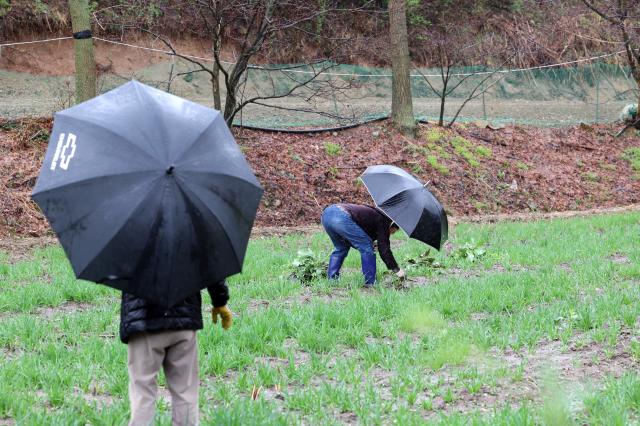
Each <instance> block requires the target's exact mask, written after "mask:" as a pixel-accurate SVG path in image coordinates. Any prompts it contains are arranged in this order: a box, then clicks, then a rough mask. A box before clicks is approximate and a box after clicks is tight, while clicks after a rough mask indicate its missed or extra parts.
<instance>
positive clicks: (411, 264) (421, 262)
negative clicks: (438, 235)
mask: <svg viewBox="0 0 640 426" xmlns="http://www.w3.org/2000/svg"><path fill="white" fill-rule="evenodd" d="M405 263H406V265H407V266H406V269H407V270H411V269H418V268H428V269H442V268H443V266H442V263H440V262H439V261H438V260H436V258H435V257H434V256H433V254H431V249H427V251H425V252H424V253H422V254H420V255H418V256H417V257H414V258H409V259H407V260H406V261H405Z"/></svg>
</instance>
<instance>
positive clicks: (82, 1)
mask: <svg viewBox="0 0 640 426" xmlns="http://www.w3.org/2000/svg"><path fill="white" fill-rule="evenodd" d="M69 10H70V12H71V27H72V29H73V33H74V38H76V39H75V40H74V48H75V60H76V103H80V102H84V101H86V100H89V99H91V98H94V97H95V96H96V63H95V60H94V58H93V38H91V34H90V31H91V16H90V15H89V3H88V0H69ZM87 31H89V33H87ZM77 37H85V38H77Z"/></svg>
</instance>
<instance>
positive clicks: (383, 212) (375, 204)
mask: <svg viewBox="0 0 640 426" xmlns="http://www.w3.org/2000/svg"><path fill="white" fill-rule="evenodd" d="M360 180H361V181H362V184H363V185H364V187H365V188H366V189H367V192H368V193H369V196H370V197H371V199H372V200H373V205H374V206H376V208H377V209H378V210H379V211H381V212H382V214H384V215H385V216H386V217H388V218H389V219H390V220H391V221H392V222H394V223H395V221H394V220H393V218H392V217H391V216H389V215H388V214H387V212H385V211H384V210H382V209H381V208H380V206H379V205H378V203H376V200H375V199H374V198H373V195H371V191H369V187H368V186H367V183H366V182H365V181H364V179H362V177H360ZM398 226H399V225H398ZM405 232H406V231H405Z"/></svg>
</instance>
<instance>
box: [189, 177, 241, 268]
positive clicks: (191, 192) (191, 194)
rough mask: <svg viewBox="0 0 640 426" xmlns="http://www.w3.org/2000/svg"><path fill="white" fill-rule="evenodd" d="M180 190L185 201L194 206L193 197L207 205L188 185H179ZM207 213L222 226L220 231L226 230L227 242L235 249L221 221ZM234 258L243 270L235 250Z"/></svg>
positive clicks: (222, 199) (223, 200)
mask: <svg viewBox="0 0 640 426" xmlns="http://www.w3.org/2000/svg"><path fill="white" fill-rule="evenodd" d="M178 189H179V190H180V191H181V192H182V193H183V194H184V199H185V200H186V201H187V202H189V203H191V204H192V205H193V201H192V200H191V198H190V197H191V196H192V197H194V198H195V199H197V200H198V201H199V202H200V203H202V205H204V206H206V205H207V203H205V202H204V201H203V200H202V198H200V197H198V195H197V194H196V193H195V192H194V191H192V190H191V189H189V187H188V185H178ZM212 195H213V196H215V197H216V198H217V199H219V200H221V201H222V202H223V203H224V204H226V205H228V206H229V207H232V206H231V205H230V204H229V203H228V202H227V201H226V200H225V199H224V198H221V197H219V196H218V195H217V194H215V193H212ZM194 207H195V206H194ZM232 208H233V207H232ZM234 210H236V209H235V208H234ZM207 211H209V212H210V216H211V217H212V218H213V219H214V220H215V221H216V222H217V223H218V225H220V229H222V230H224V236H225V238H226V239H227V241H228V242H229V246H230V247H235V246H234V244H233V242H232V241H231V238H230V237H229V235H228V234H227V231H226V230H225V228H224V226H222V223H221V222H220V220H219V219H218V218H217V217H216V215H215V214H214V213H213V212H211V210H209V209H207ZM233 256H234V257H235V258H236V262H238V265H240V269H242V263H241V262H240V259H239V258H238V253H236V251H235V250H233Z"/></svg>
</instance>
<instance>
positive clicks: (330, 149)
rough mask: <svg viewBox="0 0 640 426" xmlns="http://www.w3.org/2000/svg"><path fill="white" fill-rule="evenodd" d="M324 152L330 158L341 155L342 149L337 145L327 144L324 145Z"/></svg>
mask: <svg viewBox="0 0 640 426" xmlns="http://www.w3.org/2000/svg"><path fill="white" fill-rule="evenodd" d="M324 152H326V153H327V155H328V156H330V157H335V156H336V155H340V153H341V152H342V147H341V146H340V145H338V144H337V143H332V142H327V143H325V144H324Z"/></svg>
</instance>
